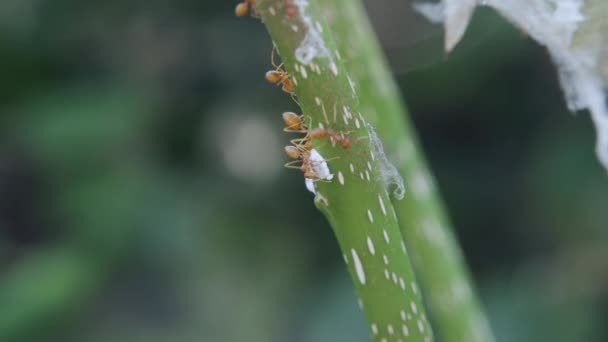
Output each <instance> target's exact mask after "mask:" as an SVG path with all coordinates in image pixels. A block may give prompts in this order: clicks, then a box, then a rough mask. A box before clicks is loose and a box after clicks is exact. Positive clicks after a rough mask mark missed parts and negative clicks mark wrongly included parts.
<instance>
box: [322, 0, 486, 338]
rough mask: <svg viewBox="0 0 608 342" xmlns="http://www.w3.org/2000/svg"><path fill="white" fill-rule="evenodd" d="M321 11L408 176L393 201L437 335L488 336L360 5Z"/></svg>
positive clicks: (347, 1) (350, 0)
mask: <svg viewBox="0 0 608 342" xmlns="http://www.w3.org/2000/svg"><path fill="white" fill-rule="evenodd" d="M325 9H326V12H325V13H324V14H325V17H326V18H328V22H329V25H330V27H331V30H332V33H334V34H335V35H336V36H337V37H340V39H337V40H336V42H337V44H338V50H339V51H340V53H341V54H342V55H343V57H344V58H343V60H344V61H345V64H346V67H347V68H348V70H349V72H350V76H351V77H352V79H353V81H354V83H355V88H356V91H357V95H358V98H359V100H360V105H361V109H362V111H363V112H365V113H366V115H367V117H368V119H369V120H370V122H371V123H372V125H374V126H375V127H376V129H377V132H378V135H379V136H380V137H381V138H382V140H383V141H384V146H385V148H386V151H387V155H388V156H389V159H390V160H391V161H393V162H394V163H395V165H396V167H397V169H398V170H399V173H400V174H401V175H402V176H403V178H404V179H405V184H406V188H407V189H408V191H407V193H406V195H405V198H404V199H402V200H398V199H393V201H392V203H393V206H394V207H395V211H396V213H397V217H398V221H399V226H400V229H401V233H402V235H403V237H404V240H405V242H406V245H407V247H408V248H409V252H410V255H411V257H412V262H413V264H414V268H415V272H416V275H417V277H418V279H419V281H420V283H421V285H422V286H423V288H422V292H423V295H424V298H425V301H426V304H427V305H428V307H429V311H430V314H431V321H432V323H433V326H434V327H435V329H436V331H437V333H438V334H439V336H440V337H441V340H442V341H446V342H471V341H484V342H487V341H493V340H494V338H493V336H492V333H491V330H490V328H489V325H488V323H487V320H486V318H485V316H484V314H483V311H482V309H481V307H480V305H479V301H478V299H477V296H476V295H475V292H474V291H473V286H472V285H471V282H470V278H469V274H468V270H467V267H466V265H465V262H464V259H463V256H462V252H461V250H460V248H459V246H458V242H457V240H456V238H455V237H454V234H453V233H452V228H451V224H450V222H449V220H448V218H447V215H446V214H445V210H444V207H443V204H442V202H441V200H440V194H439V192H438V191H437V190H436V186H435V183H434V180H433V177H432V175H431V172H430V171H429V169H428V167H427V165H426V162H425V160H424V157H423V152H422V149H421V148H420V145H419V143H418V139H417V137H416V134H415V132H414V131H413V129H412V125H411V122H410V121H409V120H408V112H407V110H406V108H405V105H404V104H403V102H402V100H401V96H400V94H399V91H398V89H397V86H396V84H395V82H394V81H393V78H392V75H391V73H390V71H389V68H388V67H387V63H386V61H385V59H384V56H383V55H382V50H381V47H380V45H379V43H378V41H377V39H376V37H375V35H374V34H373V30H372V28H371V25H370V24H369V21H368V18H367V15H366V14H365V9H364V8H363V5H362V4H361V2H360V1H358V0H335V1H328V6H326V7H325Z"/></svg>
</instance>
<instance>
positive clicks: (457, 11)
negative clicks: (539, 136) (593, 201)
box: [414, 0, 608, 169]
mask: <svg viewBox="0 0 608 342" xmlns="http://www.w3.org/2000/svg"><path fill="white" fill-rule="evenodd" d="M478 5H484V6H489V7H492V8H494V9H495V10H496V11H497V12H498V13H500V14H501V15H502V16H504V17H505V18H507V19H508V20H509V21H511V22H512V23H514V24H515V25H516V26H518V27H520V28H521V29H523V30H524V31H526V32H527V34H528V35H529V36H530V37H532V38H534V39H535V40H536V41H538V42H539V43H540V44H542V45H544V46H545V47H546V48H547V49H548V50H549V53H550V54H551V56H552V58H553V61H554V62H555V64H556V66H557V68H558V72H559V78H560V82H561V85H562V88H563V90H564V93H565V97H566V101H567V103H568V108H569V109H570V110H572V111H574V110H581V109H588V110H589V111H590V112H591V118H592V120H593V122H594V124H595V127H596V130H597V143H596V152H597V155H598V158H599V160H600V162H601V163H602V164H603V165H604V167H605V168H606V169H608V105H607V103H606V102H607V94H606V90H605V89H607V88H608V71H606V70H608V25H606V24H603V23H605V20H606V17H608V2H607V1H605V0H443V2H441V3H439V4H437V3H434V4H431V3H424V2H419V3H417V4H416V5H415V6H414V7H415V9H416V10H418V11H419V12H420V13H422V14H423V15H425V16H427V17H428V18H429V19H430V20H431V21H433V22H436V21H438V20H441V19H442V20H443V21H444V24H445V29H446V38H445V39H446V40H445V47H446V50H447V51H450V50H451V49H452V48H453V47H454V46H455V45H456V44H457V43H458V42H459V41H460V39H461V38H462V36H463V34H464V32H465V30H466V27H467V25H468V23H469V21H470V19H471V14H472V13H473V10H474V9H475V7H476V6H478Z"/></svg>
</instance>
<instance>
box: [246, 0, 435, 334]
mask: <svg viewBox="0 0 608 342" xmlns="http://www.w3.org/2000/svg"><path fill="white" fill-rule="evenodd" d="M293 2H297V3H298V4H299V5H300V6H297V11H296V14H295V15H294V16H293V17H289V16H287V8H286V6H287V5H288V3H293ZM293 2H286V1H284V0H265V1H256V12H257V14H258V15H259V16H260V17H261V19H262V21H263V22H264V24H265V25H266V28H267V30H268V32H269V33H270V36H271V37H272V39H273V41H274V44H275V46H276V47H277V50H278V51H279V53H280V56H281V59H282V62H283V63H284V67H285V69H286V70H287V71H288V72H289V73H290V75H291V79H292V80H293V81H294V83H295V84H296V93H297V100H298V102H299V104H300V106H301V108H302V111H303V113H305V118H306V122H307V124H308V126H309V128H311V129H312V128H313V127H315V128H316V127H324V128H326V129H327V128H328V129H331V130H333V131H334V132H340V133H342V134H344V135H345V136H346V137H347V138H348V139H350V141H351V142H352V145H351V146H350V147H349V148H343V147H342V146H340V144H335V145H334V144H332V143H331V141H330V140H329V139H315V140H313V144H314V147H315V149H316V150H318V151H319V152H320V153H321V154H322V155H323V156H324V158H325V159H327V160H328V163H329V168H330V170H331V172H332V173H333V175H334V177H333V179H332V180H327V181H318V182H316V183H315V185H316V191H317V193H316V196H315V203H316V205H317V207H318V208H319V209H320V210H321V211H322V212H323V213H324V214H325V216H326V217H327V218H328V220H329V222H330V224H331V226H332V228H333V230H334V232H335V235H336V237H337V240H338V243H339V245H340V249H341V250H342V253H343V256H344V259H345V261H346V263H347V266H348V270H349V272H350V274H351V277H352V279H353V283H354V285H355V289H356V292H357V295H358V297H359V303H360V306H361V308H362V310H363V312H364V314H365V316H366V318H367V319H368V321H369V323H370V331H371V335H372V337H373V340H374V341H381V342H382V341H404V340H407V341H431V340H432V331H431V328H430V325H429V324H428V320H427V318H426V314H425V312H424V307H423V305H422V297H421V294H420V293H419V292H418V291H417V289H418V286H417V285H416V280H415V276H414V272H413V270H412V267H411V264H410V260H409V257H408V255H407V252H406V248H405V245H404V244H403V240H402V236H401V232H400V230H399V226H398V223H397V216H396V214H395V211H394V208H393V206H392V205H391V201H390V197H389V194H388V192H387V190H386V184H385V182H384V181H383V177H382V171H381V165H380V163H379V160H380V159H379V158H381V157H383V154H382V152H381V151H379V150H378V147H377V145H376V144H375V141H373V140H374V139H373V134H372V133H371V132H370V130H369V125H368V121H367V120H368V114H367V113H366V112H365V110H363V107H361V105H360V102H359V100H360V99H359V95H358V94H357V93H356V92H355V90H354V89H353V87H352V82H351V80H352V77H351V76H350V70H349V69H348V68H347V67H346V66H345V64H344V63H343V62H342V57H341V56H340V53H341V52H342V51H339V52H338V50H337V49H336V44H335V41H334V39H333V33H332V32H331V30H330V27H329V26H327V25H326V23H325V20H324V18H323V16H322V13H323V12H324V10H325V7H327V6H328V5H327V3H326V2H324V1H320V0H319V1H309V2H306V1H302V0H299V1H293ZM344 6H346V7H348V6H351V5H349V4H348V3H345V4H344ZM343 38H345V37H338V39H343ZM302 52H308V53H309V55H308V56H306V55H305V54H304V55H302V54H301V53H302ZM310 56H312V58H308V57H310ZM277 117H278V115H277ZM372 147H374V148H372Z"/></svg>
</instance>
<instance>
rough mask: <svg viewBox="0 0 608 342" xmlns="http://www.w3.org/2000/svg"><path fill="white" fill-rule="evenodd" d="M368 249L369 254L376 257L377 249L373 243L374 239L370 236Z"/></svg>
mask: <svg viewBox="0 0 608 342" xmlns="http://www.w3.org/2000/svg"><path fill="white" fill-rule="evenodd" d="M367 248H368V249H369V252H370V253H371V254H372V255H376V249H375V248H374V242H373V241H372V238H370V237H369V236H368V237H367Z"/></svg>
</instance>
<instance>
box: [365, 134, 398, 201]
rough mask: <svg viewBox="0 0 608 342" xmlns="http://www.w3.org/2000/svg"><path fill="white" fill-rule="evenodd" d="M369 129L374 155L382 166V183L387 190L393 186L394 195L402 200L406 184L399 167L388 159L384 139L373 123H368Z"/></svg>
mask: <svg viewBox="0 0 608 342" xmlns="http://www.w3.org/2000/svg"><path fill="white" fill-rule="evenodd" d="M367 127H368V129H369V138H370V141H371V144H372V156H373V157H374V159H375V160H377V161H378V165H379V166H380V175H381V177H382V179H381V180H382V183H383V184H384V187H385V188H386V190H387V191H389V192H390V191H391V188H393V197H395V198H396V199H398V200H400V199H402V198H403V196H404V195H405V186H404V185H403V178H401V175H400V174H399V171H397V168H396V167H395V165H393V163H391V162H390V160H388V157H387V156H386V154H385V153H384V147H383V145H382V141H381V140H380V138H379V137H378V134H376V131H375V130H374V128H373V127H372V126H371V125H369V124H368V125H367Z"/></svg>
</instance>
